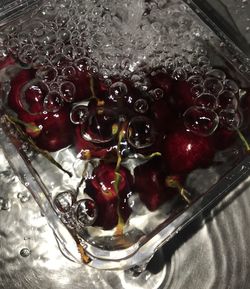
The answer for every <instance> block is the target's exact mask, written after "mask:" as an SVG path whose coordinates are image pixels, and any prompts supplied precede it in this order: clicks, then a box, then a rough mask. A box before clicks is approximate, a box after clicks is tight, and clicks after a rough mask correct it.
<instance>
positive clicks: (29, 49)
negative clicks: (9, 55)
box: [18, 44, 37, 64]
mask: <svg viewBox="0 0 250 289" xmlns="http://www.w3.org/2000/svg"><path fill="white" fill-rule="evenodd" d="M36 54H37V51H36V49H35V48H34V46H33V45H31V44H27V45H24V46H23V47H22V48H21V49H20V50H19V52H18V58H19V60H20V61H21V62H22V63H24V64H29V63H31V62H32V61H33V58H34V57H35V56H36Z"/></svg>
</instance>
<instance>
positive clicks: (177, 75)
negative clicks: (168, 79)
mask: <svg viewBox="0 0 250 289" xmlns="http://www.w3.org/2000/svg"><path fill="white" fill-rule="evenodd" d="M172 77H173V78H174V79H175V80H186V79H187V72H186V71H185V70H184V69H183V68H181V67H177V68H176V69H175V70H174V71H173V74H172Z"/></svg>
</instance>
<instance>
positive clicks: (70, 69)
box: [62, 66, 76, 78]
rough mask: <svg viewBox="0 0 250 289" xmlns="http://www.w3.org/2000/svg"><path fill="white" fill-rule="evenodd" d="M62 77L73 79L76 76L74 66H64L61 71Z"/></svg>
mask: <svg viewBox="0 0 250 289" xmlns="http://www.w3.org/2000/svg"><path fill="white" fill-rule="evenodd" d="M62 75H63V76H65V77H70V78H71V77H74V76H75V75H76V69H75V67H74V66H66V67H65V68H64V69H63V70H62Z"/></svg>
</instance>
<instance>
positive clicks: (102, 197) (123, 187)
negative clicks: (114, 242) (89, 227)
mask: <svg viewBox="0 0 250 289" xmlns="http://www.w3.org/2000/svg"><path fill="white" fill-rule="evenodd" d="M119 174H120V181H119V185H118V192H117V190H116V188H115V180H116V174H115V165H114V164H106V163H101V164H100V165H99V166H98V167H96V168H95V169H94V171H93V174H92V176H91V178H90V179H89V180H87V182H86V189H85V191H86V193H87V194H88V195H89V196H90V197H91V198H93V199H94V201H95V202H96V205H97V209H98V216H97V219H96V222H95V223H94V225H95V226H101V227H103V229H104V230H110V229H112V228H114V227H115V226H116V225H117V223H118V210H120V214H121V215H122V217H123V218H124V222H126V220H127V218H128V217H129V215H130V213H131V210H130V208H129V207H128V202H127V200H126V199H127V197H128V195H129V192H130V186H131V184H132V177H131V175H130V174H129V172H128V171H127V170H126V169H125V168H123V167H120V169H119ZM118 204H119V206H118Z"/></svg>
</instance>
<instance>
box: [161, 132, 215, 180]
mask: <svg viewBox="0 0 250 289" xmlns="http://www.w3.org/2000/svg"><path fill="white" fill-rule="evenodd" d="M214 154H215V149H214V146H213V142H212V140H211V138H210V137H204V136H200V135H196V134H193V133H192V132H189V131H187V130H186V129H184V128H181V129H177V130H176V131H175V132H173V133H171V134H169V135H166V137H165V140H164V143H163V147H162V155H163V158H164V161H165V164H166V166H167V168H168V169H169V171H170V173H171V174H180V173H188V172H191V171H192V170H194V169H197V168H199V167H207V166H209V165H210V164H211V163H212V161H213V158H214Z"/></svg>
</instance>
